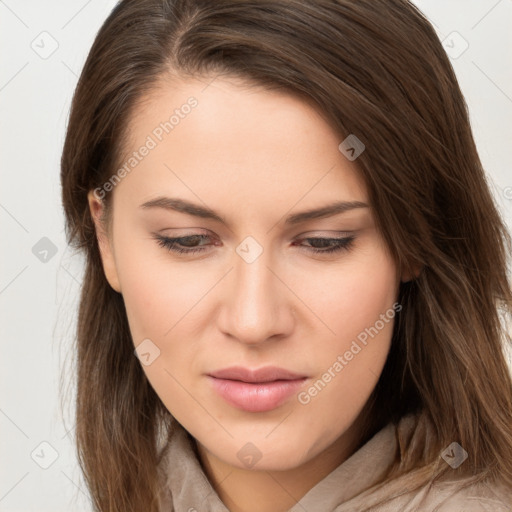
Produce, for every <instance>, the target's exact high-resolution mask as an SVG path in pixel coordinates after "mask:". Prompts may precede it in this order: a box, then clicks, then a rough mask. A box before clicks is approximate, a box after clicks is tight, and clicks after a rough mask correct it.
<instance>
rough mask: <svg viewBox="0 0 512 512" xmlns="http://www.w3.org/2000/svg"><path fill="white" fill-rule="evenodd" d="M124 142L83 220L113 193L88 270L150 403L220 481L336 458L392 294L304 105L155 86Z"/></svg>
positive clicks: (371, 382) (378, 367)
mask: <svg viewBox="0 0 512 512" xmlns="http://www.w3.org/2000/svg"><path fill="white" fill-rule="evenodd" d="M191 97H193V99H189V98H191ZM171 116H174V117H171ZM166 123H167V124H166ZM130 135H131V137H130V138H131V146H130V151H129V152H128V153H127V154H126V155H125V161H124V162H123V164H122V165H124V164H125V163H126V166H125V167H124V172H122V171H120V172H118V173H117V175H116V177H115V178H113V179H111V180H110V181H109V183H108V184H107V185H106V186H105V187H101V188H100V189H97V190H96V192H95V193H94V194H93V193H91V194H90V195H89V200H90V206H91V210H92V211H93V213H94V214H95V215H97V213H98V212H99V211H100V205H99V203H98V201H97V198H98V197H102V196H103V194H104V191H106V190H108V189H110V188H112V189H113V192H112V193H113V219H112V222H113V223H112V231H111V233H110V238H109V239H108V240H107V239H106V238H101V240H102V243H101V249H102V257H103V263H104V269H105V273H106V276H107V278H108V280H109V282H110V284H111V285H112V286H113V287H114V288H115V289H116V290H118V291H119V292H120V293H121V294H122V296H123V299H124V302H125V304H126V311H127V315H128V320H129V325H130V330H131V334H132V337H133V343H134V347H137V350H136V352H137V354H138V357H139V358H140V360H141V364H142V367H143V369H144V371H145V373H146V375H147V378H148V379H149V381H150V383H151V385H152V386H153V388H154V389H155V391H156V393H157V394H158V395H159V397H160V398H161V400H162V402H163V403H164V404H165V406H166V407H167V408H168V410H169V411H170V412H171V413H172V415H173V416H174V417H175V418H176V419H177V420H178V421H179V423H181V424H182V425H183V426H184V427H185V428H186V429H187V430H188V431H189V432H190V433H191V434H192V435H193V436H194V437H195V438H196V440H197V441H198V443H199V445H200V447H201V449H202V450H205V451H206V452H207V453H208V454H210V455H211V456H212V457H215V458H217V459H218V460H220V461H223V462H224V463H227V464H230V465H232V466H236V467H240V468H244V467H245V468H250V467H252V466H253V465H255V464H256V463H257V466H255V467H256V468H258V469H274V470H284V469H289V468H294V467H298V466H299V465H301V464H303V463H305V462H307V461H309V460H311V459H312V458H313V457H315V456H317V455H319V454H321V452H323V451H324V450H326V449H327V448H329V447H331V445H333V444H334V443H338V444H337V445H336V446H340V447H341V446H342V445H343V440H344V439H346V440H348V437H347V435H348V432H349V427H350V426H351V425H352V426H354V425H356V424H357V423H356V419H357V418H358V416H359V415H360V413H361V412H362V410H363V407H364V406H365V403H366V402H367V399H368V398H369V396H370V394H371V392H372V390H373V389H374V387H375V385H376V383H377V380H378V378H379V375H380V374H381V371H382V368H383V366H384V363H385V361H386V357H387V354H388V351H389V348H390V340H391V333H392V328H393V317H394V313H395V309H393V307H394V305H395V306H396V304H395V300H396V297H397V292H398V285H399V282H400V276H399V275H397V271H396V267H395V264H394V262H393V260H392V258H391V256H390V254H389V253H388V251H387V248H386V245H385V243H384V240H383V239H382V238H381V235H380V234H379V233H378V232H377V229H376V226H375V223H374V216H373V214H372V209H371V208H370V207H369V206H370V205H369V202H368V195H367V190H366V188H365V186H364V184H363V181H362V180H361V178H360V176H359V175H358V171H357V168H356V164H357V161H349V160H348V159H347V158H346V157H345V156H344V154H343V153H342V152H341V151H340V150H339V148H338V146H339V144H340V143H341V142H342V139H341V138H340V137H339V136H338V135H337V134H336V133H335V132H334V131H333V130H332V128H331V127H330V126H329V125H328V124H327V123H326V121H325V120H324V119H323V118H322V117H321V116H320V115H319V114H318V113H317V112H316V111H315V109H314V108H313V107H312V106H311V105H309V104H307V103H305V102H304V101H303V100H300V99H298V98H296V97H292V96H290V95H286V94H284V93H282V92H270V91H263V90H262V89H257V88H250V87H248V86H242V85H241V83H238V82H236V81H235V80H234V79H232V80H230V81H228V80H227V79H220V78H217V79H216V80H214V81H213V82H211V83H210V84H209V85H207V84H206V83H204V82H200V81H195V80H187V81H180V82H172V83H171V82H169V83H168V84H164V86H163V87H161V88H159V89H158V90H157V91H155V92H154V93H153V94H151V96H149V97H148V98H146V101H145V103H144V105H141V106H140V108H138V110H137V112H136V113H135V114H134V115H133V116H132V121H131V125H130ZM356 135H357V134H356ZM359 135H361V134H359ZM363 136H364V134H363ZM363 136H362V137H361V138H363ZM144 148H146V149H144ZM134 152H135V153H134ZM340 202H342V203H347V204H345V206H344V207H343V206H342V207H341V208H339V209H338V210H337V211H336V212H332V211H331V213H330V214H325V215H320V214H308V215H306V214H305V212H311V211H314V210H322V209H324V208H326V207H328V206H332V205H334V204H335V203H340ZM185 206H186V208H185ZM185 210H186V211H185ZM97 226H98V225H97ZM172 238H180V240H177V241H175V242H174V245H172V244H173V243H172V242H170V241H169V239H172ZM187 248H188V249H189V250H190V249H192V250H196V251H197V252H189V253H185V252H183V253H182V252H178V250H180V249H182V250H187ZM134 357H135V355H134ZM234 367H237V368H238V369H240V368H242V370H241V371H238V372H237V371H232V372H230V371H229V370H226V371H227V373H224V374H223V375H221V374H220V373H218V372H220V371H221V370H225V369H232V368H234ZM269 367H274V370H271V371H269V372H265V371H263V372H261V373H257V371H258V370H260V369H268V368H269ZM244 369H245V372H244ZM216 372H217V373H216ZM286 372H288V373H286ZM213 374H216V375H217V376H216V377H214V376H212V375H213ZM247 381H252V382H247ZM265 381H266V383H264V382H265ZM340 449H341V448H340ZM331 451H332V450H331Z"/></svg>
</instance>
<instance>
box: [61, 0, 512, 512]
mask: <svg viewBox="0 0 512 512" xmlns="http://www.w3.org/2000/svg"><path fill="white" fill-rule="evenodd" d="M61 178H62V187H63V202H64V208H65V213H66V218H67V229H68V237H69V241H70V243H72V244H74V245H75V246H76V247H78V248H80V249H82V250H83V251H84V252H85V254H86V257H87V264H86V274H85V278H84V283H83V289H82V296H81V303H80V310H79V323H78V333H77V365H78V396H77V418H76V419H77V448H78V455H79V461H80V464H81V467H82V470H83V472H84V475H85V477H86V481H87V484H88V487H89V490H90V493H91V496H92V498H93V501H94V504H95V509H96V510H99V511H117V510H119V511H121V510H122V511H141V510H144V511H158V510H162V511H164V510H166V511H168V510H175V511H182V510H183V511H187V510H188V511H189V512H191V511H194V510H197V511H210V510H214V511H227V510H229V511H232V512H233V511H236V512H253V511H260V512H263V511H272V512H279V511H287V510H292V511H298V510H310V511H313V510H315V511H322V512H324V511H331V510H336V511H338V512H344V511H356V510H357V511H362V510H380V511H384V510H401V511H410V512H412V511H419V510H421V511H433V510H441V511H443V510H444V511H454V510H457V511H459V510H483V509H485V510H499V511H502V510H503V511H504V510H511V508H510V504H511V503H512V500H511V499H510V498H511V496H512V421H511V420H512V385H511V377H510V373H509V369H508V367H507V363H506V360H505V357H504V343H505V341H507V342H508V341H509V338H508V337H507V334H506V332H505V331H504V329H503V326H502V324H501V318H502V317H501V313H503V314H505V315H508V314H510V306H511V287H510V282H509V280H508V277H507V255H508V253H509V251H510V238H509V235H508V233H507V231H506V228H505V226H504V224H503V222H502V220H501V219H500V217H499V215H498V212H497V209H496V207H495V205H494V203H493V200H492V197H491V194H490V192H489V188H488V186H487V184H486V182H485V177H484V171H483V169H482V166H481V163H480V161H479V157H478V154H477V151H476V148H475V143H474V140H473V137H472V133H471V130H470V124H469V120H468V114H467V109H466V105H465V102H464V99H463V97H462V94H461V92H460V89H459V87H458V84H457V81H456V78H455V75H454V73H453V70H452V67H451V65H450V63H449V60H448V58H447V56H446V55H445V53H444V51H443V48H442V46H441V43H440V42H439V40H438V39H437V37H436V34H435V32H434V30H433V29H432V27H431V25H430V24H429V23H428V21H427V20H426V19H425V18H424V16H423V15H422V14H421V13H420V12H419V11H418V10H417V9H416V8H415V7H414V6H413V5H412V4H410V3H408V2H407V1H405V0H387V1H386V2H373V1H371V0H357V1H355V0H337V1H332V0H329V1H327V0H317V1H304V0H291V1H287V2H276V1H265V0H261V1H244V2H240V1H226V2H206V1H201V0H174V1H171V0H168V1H163V2H156V1H154V0H123V1H121V2H120V3H119V4H118V5H117V6H116V7H115V9H114V10H113V12H112V13H111V15H110V16H109V18H108V19H107V21H106V22H105V23H104V25H103V26H102V28H101V30H100V32H99V33H98V35H97V37H96V40H95V42H94V44H93V47H92V49H91V51H90V54H89V57H88V59H87V62H86V64H85V67H84V69H83V71H82V75H81V77H80V80H79V83H78V86H77V89H76V92H75V96H74V99H73V104H72V108H71V115H70V119H69V125H68V131H67V137H66V141H65V145H64V150H63V156H62V171H61ZM477 507H480V508H477Z"/></svg>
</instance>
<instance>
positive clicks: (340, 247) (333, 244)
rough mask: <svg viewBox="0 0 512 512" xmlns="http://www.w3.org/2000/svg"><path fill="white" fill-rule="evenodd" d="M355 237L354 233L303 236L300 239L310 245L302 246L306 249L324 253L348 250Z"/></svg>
mask: <svg viewBox="0 0 512 512" xmlns="http://www.w3.org/2000/svg"><path fill="white" fill-rule="evenodd" d="M355 238H356V237H355V236H354V235H350V236H347V237H341V238H318V237H309V238H303V239H302V240H301V241H307V242H308V243H309V244H310V246H302V247H305V248H306V249H307V250H308V251H311V252H315V253H323V254H325V253H334V252H338V251H348V250H350V248H351V247H352V244H353V242H354V240H355Z"/></svg>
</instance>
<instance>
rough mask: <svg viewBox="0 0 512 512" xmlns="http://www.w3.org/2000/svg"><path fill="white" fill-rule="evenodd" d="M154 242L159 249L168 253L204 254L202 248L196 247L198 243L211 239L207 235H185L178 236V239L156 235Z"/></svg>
mask: <svg viewBox="0 0 512 512" xmlns="http://www.w3.org/2000/svg"><path fill="white" fill-rule="evenodd" d="M155 238H156V240H157V242H158V245H160V247H163V248H165V249H168V250H169V251H173V252H177V253H182V254H183V253H185V254H193V253H198V252H204V251H205V250H206V249H204V248H203V247H202V246H198V245H196V244H197V243H198V242H199V241H201V240H204V239H209V238H211V237H210V236H208V235H197V234H196V235H187V236H180V237H179V238H168V237H166V236H160V235H157V236H156V237H155Z"/></svg>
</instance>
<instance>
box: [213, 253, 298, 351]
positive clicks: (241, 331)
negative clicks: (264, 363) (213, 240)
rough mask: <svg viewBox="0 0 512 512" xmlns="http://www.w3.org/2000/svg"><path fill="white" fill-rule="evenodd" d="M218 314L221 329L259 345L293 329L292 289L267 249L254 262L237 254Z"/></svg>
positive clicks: (247, 342) (278, 337) (232, 335)
mask: <svg viewBox="0 0 512 512" xmlns="http://www.w3.org/2000/svg"><path fill="white" fill-rule="evenodd" d="M233 266H234V268H233V270H232V271H231V272H230V273H229V276H227V283H226V286H225V287H224V293H223V295H222V297H223V300H222V305H221V310H220V312H219V316H218V325H219V328H220V330H221V331H222V332H223V333H224V334H226V335H229V336H230V337H232V338H236V339H237V340H238V341H240V342H241V343H245V344H247V345H258V344H261V343H263V342H265V341H267V340H277V339H280V338H283V337H286V336H289V335H290V334H291V332H292V331H293V329H294V325H295V317H294V314H293V311H294V309H296V308H295V307H294V304H293V298H294V296H293V293H292V292H291V291H290V290H289V289H288V288H287V286H286V284H285V282H283V281H284V279H282V277H281V276H279V270H278V268H277V267H276V266H275V264H274V265H273V262H272V261H271V260H270V257H269V254H267V252H266V251H263V253H262V254H261V255H260V256H259V257H258V258H257V259H256V260H255V261H252V262H250V263H249V262H247V261H245V260H244V259H243V258H242V257H240V256H239V255H238V254H236V253H235V254H234V258H233Z"/></svg>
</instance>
